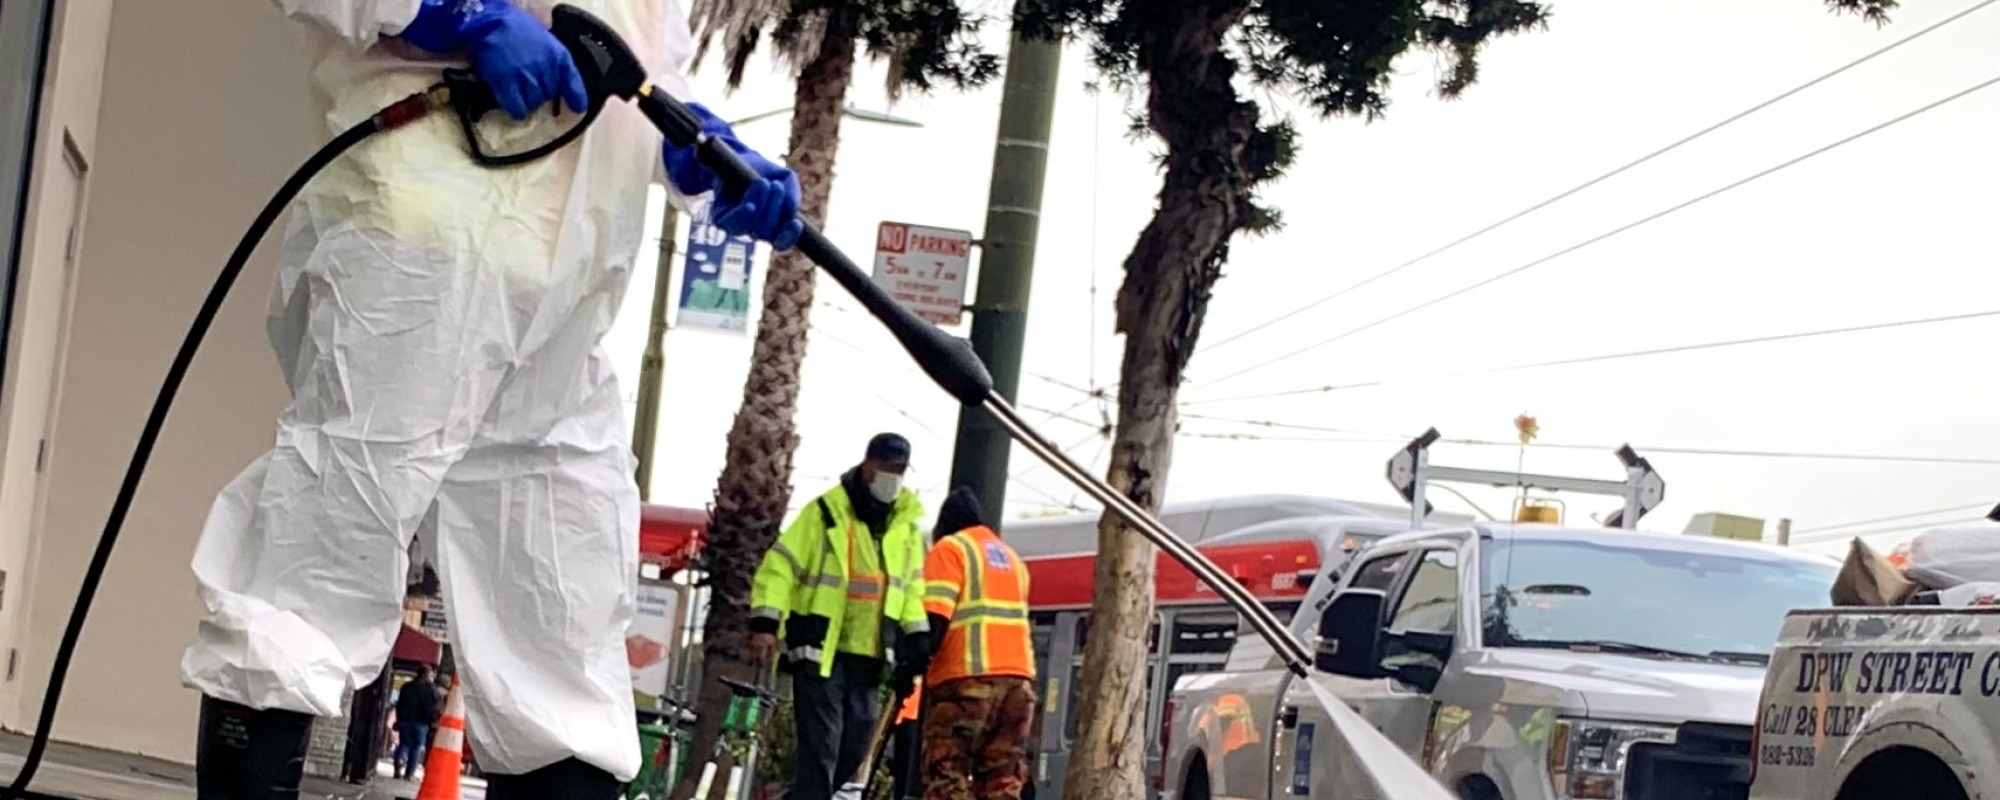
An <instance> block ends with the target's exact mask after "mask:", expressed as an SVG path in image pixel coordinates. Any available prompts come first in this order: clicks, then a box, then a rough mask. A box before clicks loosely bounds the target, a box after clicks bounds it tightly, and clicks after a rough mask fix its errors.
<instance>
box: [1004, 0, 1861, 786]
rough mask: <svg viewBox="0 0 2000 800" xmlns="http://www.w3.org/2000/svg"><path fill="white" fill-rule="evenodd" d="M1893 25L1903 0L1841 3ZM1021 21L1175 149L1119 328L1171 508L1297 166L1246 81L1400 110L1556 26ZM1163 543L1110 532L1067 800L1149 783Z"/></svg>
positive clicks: (1136, 420) (1126, 456)
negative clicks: (1086, 56) (1177, 464)
mask: <svg viewBox="0 0 2000 800" xmlns="http://www.w3.org/2000/svg"><path fill="white" fill-rule="evenodd" d="M1825 2H1826V3H1827V5H1828V6H1830V7H1831V8H1832V9H1833V10H1835V11H1836V12H1845V13H1853V14H1857V15H1860V16H1862V17H1864V18H1866V19H1867V20H1869V21H1871V22H1874V23H1876V24H1878V25H1879V24H1882V23H1884V22H1886V21H1887V13H1888V12H1889V10H1891V9H1893V8H1895V6H1896V0H1825ZM1015 16H1016V24H1017V25H1023V26H1026V27H1027V29H1028V30H1031V31H1035V32H1037V33H1038V35H1043V36H1069V37H1075V38H1079V39H1082V40H1084V41H1086V42H1087V43H1088V44H1089V47H1090V51H1091V55H1092V59H1093V61H1094V62H1095V64H1096V66H1097V68H1098V70H1099V71H1100V72H1101V73H1102V74H1103V75H1104V76H1105V77H1106V78H1107V79H1108V82H1109V83H1110V84H1111V85H1112V86H1114V87H1117V88H1124V89H1128V90H1133V91H1135V93H1137V94H1139V95H1140V96H1141V97H1142V98H1143V106H1142V110H1141V111H1140V113H1139V115H1138V119H1137V120H1136V128H1137V130H1138V132H1140V133H1145V134H1150V135H1152V136H1153V137H1156V138H1157V139H1158V140H1159V141H1160V142H1161V143H1162V144H1163V145H1164V153H1163V154H1162V156H1161V159H1160V161H1161V167H1162V171H1163V180H1162V183H1161V187H1160V193H1159V198H1158V202H1159V205H1158V207H1157V208H1156V209H1155V211H1154V213H1153V218H1152V221H1151V223H1150V224H1148V225H1147V226H1146V227H1145V229H1144V230H1143V231H1142V232H1141V233H1140V235H1139V240H1138V242H1137V244H1135V245H1134V246H1133V248H1132V251H1131V253H1130V254H1129V255H1128V256H1126V259H1125V281H1124V284H1123V285H1122V286H1121V287H1120V288H1119V290H1118V297H1117V306H1116V313H1117V317H1116V325H1117V330H1118V332H1119V333H1122V334H1124V335H1125V353H1124V358H1123V363H1122V364H1121V366H1120V376H1119V378H1120V383H1119V385H1118V421H1117V432H1116V434H1115V438H1114V440H1113V446H1112V456H1111V463H1110V466H1109V467H1108V471H1109V475H1108V477H1109V479H1110V481H1111V482H1112V484H1113V485H1114V486H1115V487H1116V488H1117V489H1118V490H1119V491H1121V492H1123V493H1124V494H1125V496H1127V497H1129V498H1131V499H1132V500H1133V501H1134V502H1136V503H1138V504H1139V505H1140V506H1142V507H1145V508H1147V509H1149V510H1158V508H1159V506H1160V501H1161V497H1162V495H1163V494H1164V493H1165V488H1166V479H1167V470H1168V466H1169V463H1170V462H1171V457H1172V445H1173V439H1174V431H1175V428H1176V426H1177V424H1178V420H1177V415H1176V412H1175V405H1176V402H1177V395H1178V390H1179V386H1180V383H1181V381H1182V377H1183V373H1184V372H1185V370H1186V368H1187V365H1188V359H1189V358H1190V357H1191V356H1192V355H1193V353H1194V350H1195V342H1196V339H1197V337H1198V336H1199V335H1200V333H1201V325H1202V319H1203V317H1204V315H1205V314H1206V312H1207V308H1208V301H1209V296H1210V293H1211V291H1212V290H1213V289H1214V287H1215V282H1216V280H1217V279H1219V278H1221V277H1222V268H1223V264H1224V263H1225V262H1226V261H1227V259H1228V256H1229V243H1230V242H1231V240H1233V239H1234V238H1235V237H1236V235H1237V234H1239V233H1262V232H1266V231H1271V230H1274V229H1276V228H1278V227H1279V226H1280V224H1281V223H1282V219H1281V217H1280V216H1279V214H1278V211H1277V210H1276V209H1272V208H1269V207H1266V206H1264V205H1261V204H1259V202H1258V198H1257V190H1258V188H1259V187H1261V186H1264V185H1266V184H1268V183H1269V182H1271V181H1273V180H1275V179H1277V178H1278V177H1279V176H1280V175H1282V174H1283V173H1284V170H1285V168H1286V166H1287V165H1289V164H1290V163H1291V161H1292V156H1293V153H1294V152H1295V148H1296V146H1297V143H1298V141H1297V132H1296V130H1295V129H1294V128H1293V126H1292V125H1291V124H1290V123H1289V122H1287V121H1285V120H1282V119H1274V118H1273V115H1272V114H1270V113H1269V111H1270V110H1269V109H1265V108H1262V107H1260V106H1259V105H1258V104H1257V102H1256V101H1255V100H1254V99H1252V98H1250V97H1247V96H1245V94H1244V93H1243V92H1242V91H1241V90H1242V89H1243V88H1245V87H1246V86H1247V87H1251V88H1255V89H1259V90H1265V91H1271V92H1277V93H1283V94H1286V95H1289V96H1291V97H1293V98H1296V99H1298V100H1299V101H1301V102H1302V103H1303V104H1304V105H1305V106H1307V107H1308V108H1310V109H1312V110H1313V111H1316V112H1318V113H1319V114H1320V115H1321V116H1325V117H1334V116H1360V117H1363V118H1364V119H1368V120H1373V119H1375V118H1378V117H1380V116H1381V115H1382V114H1383V112H1384V111H1386V110H1387V107H1388V100H1387V92H1388V89H1389V83H1390V79H1391V78H1392V77H1393V76H1394V75H1395V71H1394V67H1395V65H1396V63H1397V61H1398V59H1399V58H1401V57H1402V56H1404V55H1406V54H1415V53H1428V54H1433V55H1436V56H1440V57H1441V58H1442V59H1443V62H1444V69H1443V71H1442V73H1441V75H1440V76H1439V79H1438V82H1437V87H1436V88H1437V93H1438V95H1439V96H1441V97H1443V98H1446V99H1450V98H1454V97H1457V96H1459V94H1461V93H1462V92H1464V91H1465V90H1466V89H1467V88H1469V87H1471V86H1472V84H1473V83H1474V82H1475V81H1476V80H1477V79H1478V78H1479V58H1478V57H1479V54H1480V49H1481V48H1482V47H1483V46H1485V45H1486V43H1487V42H1490V41H1492V40H1493V39H1494V38H1496V37H1499V36H1504V35H1507V34H1512V33H1520V32H1524V31H1531V30H1535V29H1539V28H1542V27H1544V26H1546V25H1547V24H1548V20H1549V8H1548V5H1547V4H1546V3H1543V2H1535V1H1534V0H1353V1H1352V2H1333V1H1332V0H1152V1H1151V2H1148V1H1145V0H1019V3H1018V5H1017V6H1016V7H1015ZM1152 589H1153V549H1152V548H1151V547H1150V546H1148V544H1147V543H1146V541H1145V540H1144V539H1142V538H1141V537H1140V536H1139V535H1138V533H1137V532H1135V531H1133V530H1132V529H1130V528H1129V527H1127V526H1126V525H1124V524H1123V523H1121V522H1119V521H1118V519H1117V518H1116V517H1115V516H1112V515H1106V516H1105V517H1104V519H1103V521H1102V522H1101V523H1100V524H1099V526H1098V557H1097V571H1096V590H1095V597H1094V598H1093V603H1092V606H1091V625H1090V633H1091V635H1090V639H1089V642H1088V643H1087V644H1086V645H1085V649H1084V670H1083V675H1082V676H1081V679H1080V683H1081V685H1084V686H1089V687H1092V689H1091V691H1089V692H1085V693H1084V694H1083V695H1082V701H1081V702H1082V707H1081V708H1080V709H1077V711H1078V712H1079V713H1081V715H1082V718H1081V720H1080V723H1081V731H1080V733H1079V740H1078V741H1077V743H1076V748H1075V750H1074V751H1073V753H1072V755H1071V757H1070V762H1069V775H1068V778H1067V780H1066V782H1065V791H1064V796H1065V797H1067V798H1070V800H1126V799H1127V798H1133V797H1142V796H1145V795H1146V794H1147V787H1146V785H1145V782H1144V779H1143V776H1142V775H1141V774H1140V773H1141V767H1142V765H1143V764H1144V763H1145V746H1146V741H1147V739H1148V738H1149V736H1150V734H1151V731H1147V730H1144V729H1143V726H1142V725H1141V724H1140V720H1141V714H1140V709H1141V707H1142V706H1141V700H1142V699H1143V698H1144V696H1145V692H1146V685H1147V682H1146V673H1145V669H1146V655H1147V646H1146V640H1145V636H1146V632H1147V630H1148V628H1149V627H1150V617H1151V614H1152Z"/></svg>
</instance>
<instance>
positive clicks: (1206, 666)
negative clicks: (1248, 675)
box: [1167, 661, 1223, 692]
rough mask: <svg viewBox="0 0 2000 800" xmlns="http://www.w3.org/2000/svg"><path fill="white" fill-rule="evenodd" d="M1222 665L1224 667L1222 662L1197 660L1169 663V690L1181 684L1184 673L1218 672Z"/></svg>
mask: <svg viewBox="0 0 2000 800" xmlns="http://www.w3.org/2000/svg"><path fill="white" fill-rule="evenodd" d="M1222 667H1223V665H1222V664H1218V663H1214V662H1200V661H1197V662H1193V663H1189V662H1184V661H1183V662H1174V663H1170V664H1168V665H1167V691H1170V692H1171V691H1173V690H1174V687H1175V686H1177V685H1179V684H1180V682H1181V676H1183V675H1198V674H1201V673H1203V672H1216V671H1219V670H1221V669H1222Z"/></svg>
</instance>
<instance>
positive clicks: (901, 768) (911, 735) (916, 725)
mask: <svg viewBox="0 0 2000 800" xmlns="http://www.w3.org/2000/svg"><path fill="white" fill-rule="evenodd" d="M923 733H924V731H923V717H921V716H919V717H918V718H916V719H913V720H910V721H909V722H905V723H903V724H901V725H898V726H896V727H895V728H894V729H893V730H892V732H891V734H890V739H889V746H890V747H893V748H895V750H894V756H893V757H892V758H890V760H889V763H890V764H891V765H892V768H893V769H894V770H895V772H896V776H895V777H896V780H895V784H894V785H895V794H894V795H893V797H894V798H895V800H915V799H916V798H921V797H923V796H924V770H923V761H922V760H921V759H922V757H923V739H924V736H923Z"/></svg>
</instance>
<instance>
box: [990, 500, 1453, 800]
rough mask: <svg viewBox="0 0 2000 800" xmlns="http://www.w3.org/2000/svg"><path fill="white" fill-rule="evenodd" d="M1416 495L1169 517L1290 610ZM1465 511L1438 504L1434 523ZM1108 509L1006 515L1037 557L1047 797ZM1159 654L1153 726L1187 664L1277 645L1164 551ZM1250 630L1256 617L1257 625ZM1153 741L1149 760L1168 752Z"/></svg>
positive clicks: (1012, 535)
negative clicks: (1101, 516) (1101, 519)
mask: <svg viewBox="0 0 2000 800" xmlns="http://www.w3.org/2000/svg"><path fill="white" fill-rule="evenodd" d="M1409 519H1410V511H1409V508H1408V507H1406V506H1392V505H1386V504H1376V503H1359V502H1349V501H1344V500H1332V499H1326V498H1317V497H1304V496H1297V495H1254V496H1248V497H1231V498H1222V499H1216V500H1202V501H1194V502H1187V503H1173V504H1169V505H1167V506H1166V507H1165V508H1164V509H1162V510H1161V513H1160V521H1161V522H1163V523H1165V524H1166V526H1167V528H1168V529H1170V530H1172V531H1173V532H1175V533H1177V534H1180V535H1181V536H1182V537H1184V538H1186V539H1187V540H1188V541H1189V543H1191V544H1193V545H1194V546H1195V548H1196V549H1198V550H1200V551H1201V552H1202V554H1203V555H1206V556H1208V558H1209V559H1210V560H1212V561H1214V562H1215V563H1216V565H1217V566H1220V567H1221V568H1222V570H1223V572H1225V573H1227V574H1229V575H1230V576H1232V577H1234V578H1235V579H1237V580H1238V581H1241V582H1243V584H1244V586H1245V588H1247V589H1249V590H1250V592H1251V593H1252V594H1254V595H1256V596H1257V597H1258V599H1260V600H1262V601H1263V602H1264V603H1265V604H1266V605H1267V606H1269V607H1270V608H1271V609H1272V610H1273V611H1275V612H1277V614H1278V616H1279V617H1280V618H1283V619H1285V620H1287V621H1289V620H1290V618H1291V615H1292V612H1294V611H1296V610H1297V609H1298V606H1299V603H1300V602H1301V600H1302V599H1303V598H1304V597H1305V595H1306V590H1307V589H1308V588H1310V587H1311V585H1312V582H1313V581H1314V580H1325V579H1327V578H1326V574H1327V572H1328V571H1329V569H1331V568H1337V567H1339V566H1341V565H1343V564H1345V563H1346V561H1347V560H1348V558H1349V557H1351V556H1352V554H1353V553H1354V552H1355V551H1357V550H1359V549H1360V548H1361V547H1363V546H1365V545H1366V544H1368V543H1369V542H1371V541H1373V540H1375V539H1379V538H1381V537H1384V536H1389V535H1392V534H1396V533H1401V532H1404V531H1407V530H1409V527H1410V524H1409ZM1459 521H1468V520H1461V519H1459V518H1457V517H1455V516H1454V515H1450V514H1445V513H1441V512H1439V513H1433V514H1432V515H1431V519H1430V522H1431V524H1441V525H1448V524H1453V523H1454V522H1459ZM1097 522H1098V515H1097V514H1076V515H1070V516H1063V517H1053V518H1045V519H1030V520H1018V521H1014V522H1009V523H1006V524H1005V525H1004V527H1003V533H1002V535H1003V536H1004V537H1005V538H1006V540H1007V543H1008V544H1010V545H1013V547H1014V549H1015V550H1016V551H1017V552H1019V553H1020V554H1021V558H1022V559H1023V560H1024V561H1026V562H1027V564H1028V573H1029V575H1030V577H1031V579H1032V583H1031V585H1030V588H1029V595H1028V605H1029V610H1030V619H1031V621H1032V623H1033V626H1034V636H1035V659H1036V661H1037V665H1036V672H1037V678H1036V684H1037V685H1036V693H1037V695H1038V696H1040V697H1041V698H1042V705H1041V711H1042V716H1041V720H1040V723H1039V724H1038V725H1037V733H1036V740H1035V741H1036V751H1037V752H1036V759H1035V767H1034V770H1033V772H1032V776H1033V779H1034V782H1035V794H1036V795H1037V796H1038V797H1059V796H1061V793H1062V779H1063V775H1064V773H1065V772H1066V771H1067V770H1068V767H1069V757H1068V754H1069V751H1070V749H1071V742H1072V741H1073V740H1074V739H1075V737H1076V734H1077V725H1078V715H1077V713H1076V706H1077V698H1078V697H1079V696H1080V686H1079V683H1080V681H1079V680H1078V679H1079V677H1080V676H1081V674H1082V667H1083V645H1084V642H1085V641H1086V639H1087V637H1088V636H1089V629H1090V626H1089V622H1090V620H1089V611H1090V602H1091V593H1092V589H1093V585H1094V580H1093V572H1094V570H1095V568H1096V562H1097ZM1153 600H1154V604H1155V608H1154V612H1153V626H1152V632H1151V637H1150V652H1151V653H1152V656H1153V660H1152V665H1151V671H1150V672H1148V673H1147V678H1146V684H1147V687H1146V700H1145V717H1146V719H1145V724H1146V726H1147V727H1146V730H1157V729H1158V728H1159V720H1160V715H1161V712H1162V705H1163V704H1164V703H1165V700H1166V695H1167V694H1168V692H1169V690H1171V689H1172V687H1173V685H1174V682H1175V681H1177V680H1179V679H1180V677H1181V676H1182V675H1187V674H1191V673H1197V672H1213V671H1217V670H1222V669H1258V668H1261V667H1263V666H1265V665H1266V662H1269V661H1270V660H1271V649H1270V647H1269V645H1267V644H1265V643H1264V642H1262V641H1261V637H1258V636H1256V635H1255V634H1254V633H1251V634H1250V635H1249V636H1248V637H1247V638H1246V640H1245V641H1244V646H1243V647H1242V648H1238V647H1237V646H1236V644H1237V638H1238V629H1239V627H1242V625H1241V620H1239V619H1238V618H1237V614H1236V612H1235V611H1234V610H1232V609H1231V608H1230V607H1229V606H1228V605H1227V604H1226V603H1224V602H1223V601H1222V599H1221V597H1220V596H1218V595H1217V594H1216V593H1215V591H1214V590H1212V589H1210V588H1208V587H1207V586H1205V585H1202V584H1201V582H1200V581H1199V580H1197V579H1196V578H1195V577H1194V575H1193V573H1190V572H1189V571H1188V570H1187V569H1186V568H1185V567H1182V566H1181V565H1180V564H1179V563H1178V562H1176V561H1174V560H1173V559H1172V558H1169V557H1168V556H1166V555H1164V554H1161V555H1159V556H1158V561H1157V563H1156V565H1155V582H1154V594H1153ZM1246 630H1247V629H1246ZM1153 750H1154V748H1153V747H1149V752H1148V753H1147V764H1148V768H1149V772H1157V769H1156V765H1157V761H1158V758H1159V753H1158V752H1153Z"/></svg>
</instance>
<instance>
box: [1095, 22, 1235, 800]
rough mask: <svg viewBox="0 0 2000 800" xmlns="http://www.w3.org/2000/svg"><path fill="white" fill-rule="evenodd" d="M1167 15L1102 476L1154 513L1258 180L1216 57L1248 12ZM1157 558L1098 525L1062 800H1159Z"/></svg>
mask: <svg viewBox="0 0 2000 800" xmlns="http://www.w3.org/2000/svg"><path fill="white" fill-rule="evenodd" d="M1163 8H1164V7H1163ZM1171 8H1172V9H1173V10H1172V11H1171V12H1168V11H1164V10H1163V11H1161V12H1160V15H1159V16H1160V17H1162V19H1159V21H1158V23H1157V24H1156V25H1155V26H1154V27H1153V28H1152V29H1151V30H1149V31H1148V32H1147V37H1146V38H1147V39H1148V41H1147V42H1146V43H1145V44H1144V45H1143V46H1142V47H1141V48H1140V53H1141V59H1142V60H1141V64H1140V67H1141V69H1143V70H1144V71H1145V73H1146V75H1147V81H1148V90H1149V96H1148V99H1147V113H1148V118H1149V125H1150V127H1151V128H1152V130H1153V132H1154V133H1155V134H1157V135H1159V136H1160V138H1161V139H1162V140H1164V141H1165V142H1166V144H1167V157H1166V176H1165V180H1164V183H1163V185H1162V187H1161V190H1160V205H1159V209H1158V210H1157V211H1155V212H1154V215H1153V219H1152V221H1151V222H1150V223H1149V224H1148V225H1147V226H1146V229H1145V230H1144V231H1143V232H1142V233H1141V234H1140V235H1139V241H1138V243H1137V244H1136V245H1134V247H1133V249H1132V253H1131V254H1130V255H1129V256H1127V257H1126V259H1125V282H1124V284H1123V285H1122V286H1121V287H1120V288H1119V290H1118V307H1117V311H1118V317H1117V320H1118V322H1117V325H1118V332H1120V333H1123V334H1125V355H1124V360H1123V363H1122V364H1121V366H1120V371H1119V380H1120V383H1119V388H1118V426H1117V431H1116V433H1115V435H1114V438H1113V440H1112V450H1111V464H1110V466H1109V468H1108V469H1109V475H1108V478H1109V480H1110V481H1111V484H1112V486H1113V487H1114V488H1116V489H1117V490H1118V491H1120V492H1122V493H1124V495H1125V496H1126V497H1128V498H1131V500H1132V501H1133V502H1134V503H1137V504H1138V505H1139V506H1141V507H1143V508H1145V509H1147V510H1148V511H1152V512H1157V511H1158V510H1159V508H1160V502H1161V499H1162V496H1163V495H1164V494H1165V491H1166V480H1167V470H1168V467H1169V465H1170V464H1171V462H1172V457H1173V442H1174V432H1175V429H1176V428H1177V427H1178V420H1177V415H1176V413H1175V403H1176V401H1177V397H1178V393H1179V387H1180V382H1181V376H1182V373H1183V372H1184V371H1185V369H1186V367H1187V362H1188V357H1189V356H1190V355H1191V354H1192V353H1193V352H1194V346H1195V338H1196V336H1197V335H1198V333H1199V332H1200V330H1201V321H1202V317H1203V315H1204V313H1205V312H1206V310H1207V306H1208V299H1209V293H1210V290H1211V289H1212V288H1213V287H1214V285H1215V281H1216V279H1217V278H1218V277H1220V276H1221V268H1222V263H1223V260H1224V259H1225V258H1226V257H1227V255H1228V247H1229V240H1230V238H1231V237H1232V236H1234V235H1235V234H1236V233H1237V232H1238V231H1239V230H1241V229H1242V227H1243V225H1244V223H1245V222H1246V221H1247V219H1248V218H1249V215H1250V200H1251V189H1252V187H1253V186H1254V185H1255V181H1254V179H1253V170H1251V169H1249V168H1247V167H1246V157H1245V156H1246V149H1247V148H1248V146H1249V145H1250V143H1251V141H1252V140H1253V138H1255V137H1256V136H1257V133H1258V130H1257V108H1256V106H1254V105H1252V104H1250V103H1247V102H1244V101H1243V100H1242V99H1240V98H1238V97H1237V95H1236V90H1235V88H1234V87H1233V86H1232V85H1231V80H1232V79H1233V78H1234V77H1235V74H1236V69H1237V68H1236V64H1235V63H1234V62H1232V61H1230V60H1229V58H1228V57H1227V56H1225V55H1224V54H1223V53H1222V44H1223V40H1224V37H1225V36H1226V35H1227V33H1228V32H1229V30H1230V29H1231V28H1233V27H1235V25H1236V24H1237V22H1239V21H1240V20H1241V19H1242V16H1243V14H1244V13H1245V12H1246V11H1247V9H1248V8H1249V0H1208V1H1207V2H1182V3H1175V4H1172V5H1171ZM1154 552H1155V551H1154V548H1153V547H1152V545H1151V544H1150V543H1148V542H1147V541H1146V540H1145V538H1144V537H1143V536H1141V535H1140V534H1139V533H1138V532H1137V531H1135V530H1133V529H1131V528H1130V527H1128V526H1126V525H1125V524H1124V522H1123V521H1121V520H1119V519H1118V518H1117V517H1116V516H1115V515H1112V514H1108V513H1107V514H1106V515H1105V516H1104V518H1103V520H1102V521H1101V522H1100V523H1099V524H1098V546H1097V570H1096V578H1095V580H1096V585H1095V592H1094V593H1095V596H1094V597H1093V598H1092V602H1091V609H1090V636H1089V639H1088V640H1087V641H1086V642H1085V644H1084V651H1083V653H1084V655H1083V675H1082V676H1081V677H1080V678H1079V680H1080V682H1081V685H1084V686H1089V687H1091V690H1090V691H1088V692H1084V693H1083V694H1082V699H1081V703H1082V705H1081V707H1080V708H1079V709H1077V711H1078V713H1080V714H1081V719H1080V720H1079V723H1080V726H1079V727H1080V729H1081V731H1080V733H1079V736H1078V741H1077V742H1076V745H1075V749H1074V751H1073V752H1072V754H1071V757H1070V762H1069V774H1068V776H1067V777H1066V779H1065V780H1064V784H1063V797H1064V798H1065V800H1128V798H1134V797H1147V796H1150V795H1151V792H1150V791H1149V789H1148V787H1147V784H1146V778H1145V775H1144V774H1143V772H1144V767H1145V754H1146V742H1147V741H1149V740H1150V739H1151V738H1152V736H1153V735H1154V732H1153V731H1149V730H1144V726H1143V724H1142V723H1143V720H1144V716H1143V709H1144V708H1145V706H1144V700H1145V697H1146V671H1147V664H1148V662H1149V661H1150V659H1148V658H1147V645H1148V642H1147V639H1146V635H1147V632H1148V630H1149V629H1150V628H1151V622H1152V612H1153V564H1154ZM1169 688H1171V687H1165V686H1161V687H1158V690H1159V691H1167V690H1168V689H1169ZM1168 788H1169V789H1175V790H1177V789H1178V788H1179V787H1168Z"/></svg>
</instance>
